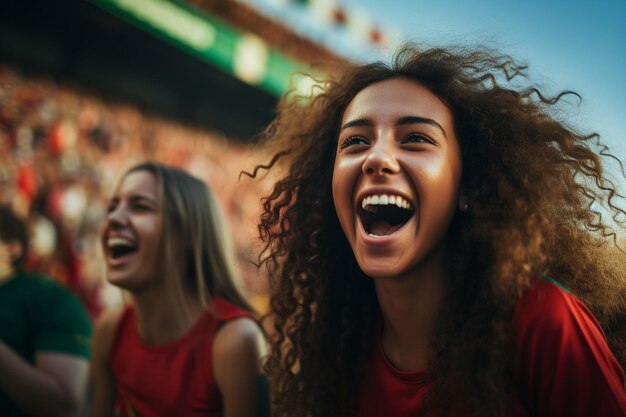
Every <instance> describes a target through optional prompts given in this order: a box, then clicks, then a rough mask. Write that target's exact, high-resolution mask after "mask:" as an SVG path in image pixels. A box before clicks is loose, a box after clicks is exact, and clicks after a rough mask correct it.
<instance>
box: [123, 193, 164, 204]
mask: <svg viewBox="0 0 626 417" xmlns="http://www.w3.org/2000/svg"><path fill="white" fill-rule="evenodd" d="M129 200H131V201H142V200H145V201H147V202H149V203H152V204H154V205H157V204H158V201H157V200H156V199H154V198H152V197H149V196H147V195H142V194H134V195H131V196H130V197H129Z"/></svg>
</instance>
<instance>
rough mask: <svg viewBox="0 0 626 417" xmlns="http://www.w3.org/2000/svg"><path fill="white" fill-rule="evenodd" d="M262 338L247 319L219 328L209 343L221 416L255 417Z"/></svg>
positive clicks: (258, 330)
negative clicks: (221, 406)
mask: <svg viewBox="0 0 626 417" xmlns="http://www.w3.org/2000/svg"><path fill="white" fill-rule="evenodd" d="M262 350H263V338H262V335H261V331H260V329H259V327H258V326H257V325H256V323H254V322H253V321H252V320H250V319H246V318H241V319H237V320H233V321H231V322H229V323H227V324H226V325H224V327H222V328H221V329H220V330H219V332H218V333H217V336H216V337H215V342H214V344H213V367H214V368H213V369H214V372H215V379H216V382H217V386H218V387H219V390H220V392H221V393H222V398H223V399H224V417H252V416H258V415H259V386H258V378H259V373H260V372H259V357H260V352H262Z"/></svg>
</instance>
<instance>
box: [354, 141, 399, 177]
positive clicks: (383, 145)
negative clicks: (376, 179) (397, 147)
mask: <svg viewBox="0 0 626 417" xmlns="http://www.w3.org/2000/svg"><path fill="white" fill-rule="evenodd" d="M393 146H394V144H393V141H392V140H386V139H383V138H381V139H379V140H378V141H377V142H376V143H375V144H374V145H373V146H372V147H371V148H370V152H369V154H368V155H367V158H365V162H363V173H365V174H366V175H372V176H381V175H392V174H397V173H398V172H399V171H400V165H399V164H398V161H397V159H396V155H395V151H394V149H393Z"/></svg>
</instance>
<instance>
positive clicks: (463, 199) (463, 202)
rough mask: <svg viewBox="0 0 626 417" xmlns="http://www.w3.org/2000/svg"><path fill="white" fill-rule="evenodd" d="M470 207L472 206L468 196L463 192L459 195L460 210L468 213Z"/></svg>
mask: <svg viewBox="0 0 626 417" xmlns="http://www.w3.org/2000/svg"><path fill="white" fill-rule="evenodd" d="M469 208H470V207H469V201H468V199H467V196H466V195H464V194H463V193H461V196H460V197H459V211H460V212H462V213H467V212H468V211H469Z"/></svg>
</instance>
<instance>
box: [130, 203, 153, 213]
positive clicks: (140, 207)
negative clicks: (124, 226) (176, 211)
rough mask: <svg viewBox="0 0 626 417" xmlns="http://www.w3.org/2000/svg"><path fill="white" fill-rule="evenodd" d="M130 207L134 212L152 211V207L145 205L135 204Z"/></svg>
mask: <svg viewBox="0 0 626 417" xmlns="http://www.w3.org/2000/svg"><path fill="white" fill-rule="evenodd" d="M132 207H133V210H135V211H152V206H151V205H150V204H147V203H135V204H133V206H132Z"/></svg>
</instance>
